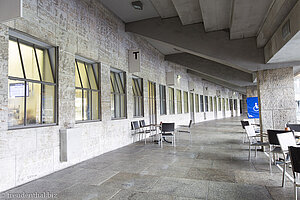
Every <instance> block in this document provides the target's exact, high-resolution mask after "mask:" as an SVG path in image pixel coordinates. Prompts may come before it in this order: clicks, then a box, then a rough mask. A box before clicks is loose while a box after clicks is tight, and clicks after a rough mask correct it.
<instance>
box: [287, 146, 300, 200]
mask: <svg viewBox="0 0 300 200" xmlns="http://www.w3.org/2000/svg"><path fill="white" fill-rule="evenodd" d="M289 155H290V158H291V164H292V170H293V176H294V194H295V199H296V200H297V187H299V186H300V184H299V183H298V179H299V173H300V147H289Z"/></svg>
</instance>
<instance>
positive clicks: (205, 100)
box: [204, 96, 209, 112]
mask: <svg viewBox="0 0 300 200" xmlns="http://www.w3.org/2000/svg"><path fill="white" fill-rule="evenodd" d="M208 101H209V100H208V96H204V105H205V106H204V111H205V112H209V108H208V106H209V102H208Z"/></svg>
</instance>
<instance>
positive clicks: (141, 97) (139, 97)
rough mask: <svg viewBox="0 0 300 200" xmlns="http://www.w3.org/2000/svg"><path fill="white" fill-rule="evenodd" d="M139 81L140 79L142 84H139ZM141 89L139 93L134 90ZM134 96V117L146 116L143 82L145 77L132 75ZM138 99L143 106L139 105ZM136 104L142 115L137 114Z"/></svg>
mask: <svg viewBox="0 0 300 200" xmlns="http://www.w3.org/2000/svg"><path fill="white" fill-rule="evenodd" d="M139 81H140V85H139ZM137 87H138V89H139V93H140V95H139V94H136V95H135V92H134V88H136V89H137ZM132 96H133V117H134V118H140V117H144V84H143V79H142V78H140V77H137V76H132ZM137 100H140V101H141V107H139V106H138V105H139V104H137V103H136V102H137ZM136 106H137V110H138V112H139V113H140V115H137V114H136ZM139 108H141V110H139Z"/></svg>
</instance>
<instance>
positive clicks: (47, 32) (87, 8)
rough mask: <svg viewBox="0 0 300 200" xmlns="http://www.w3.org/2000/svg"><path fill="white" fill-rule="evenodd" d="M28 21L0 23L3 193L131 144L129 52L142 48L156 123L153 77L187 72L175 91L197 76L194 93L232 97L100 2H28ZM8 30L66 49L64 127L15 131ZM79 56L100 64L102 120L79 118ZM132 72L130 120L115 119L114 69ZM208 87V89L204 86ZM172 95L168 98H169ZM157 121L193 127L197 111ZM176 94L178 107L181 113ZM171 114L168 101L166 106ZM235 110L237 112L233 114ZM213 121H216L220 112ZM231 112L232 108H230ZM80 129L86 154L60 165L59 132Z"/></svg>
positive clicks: (159, 79)
mask: <svg viewBox="0 0 300 200" xmlns="http://www.w3.org/2000/svg"><path fill="white" fill-rule="evenodd" d="M23 11H24V18H22V19H17V20H14V21H11V22H8V23H5V24H0V70H1V74H0V93H1V95H0V100H1V101H0V131H1V132H0V172H1V173H0V191H4V190H7V189H9V188H12V187H14V186H17V185H20V184H23V183H26V182H28V181H31V180H34V179H37V178H39V177H41V176H44V175H46V174H49V173H52V172H54V171H57V170H60V169H63V168H66V167H68V166H71V165H74V164H76V163H78V162H81V161H84V160H87V159H89V158H92V157H95V156H98V155H100V154H103V153H105V152H108V151H111V150H114V149H117V148H120V147H122V146H125V145H128V144H130V143H132V142H133V141H134V140H135V139H136V138H133V137H132V135H131V131H130V122H131V121H133V120H139V119H140V118H133V98H132V89H131V88H132V82H131V77H132V74H131V73H128V50H129V49H141V52H142V57H141V72H139V73H135V74H134V75H136V76H139V77H141V78H143V83H144V84H143V85H144V88H143V89H144V118H143V119H145V120H146V122H148V121H149V120H148V119H149V116H148V113H149V105H148V99H147V92H148V91H147V90H148V88H147V84H148V81H153V82H155V83H156V84H157V87H156V93H157V94H159V88H158V85H159V84H163V85H166V72H167V71H172V70H174V71H175V74H178V75H180V76H181V79H180V81H178V82H177V83H176V85H175V86H174V88H175V89H177V88H178V89H181V90H182V91H188V90H189V88H188V81H191V80H192V81H194V85H195V89H194V93H198V94H199V95H200V94H206V95H210V96H215V95H216V90H217V89H220V90H221V91H222V93H221V96H222V97H225V98H227V97H229V94H230V93H232V92H231V91H230V90H229V89H222V88H221V87H220V86H216V85H215V84H212V83H209V82H206V81H203V80H201V79H200V78H199V77H196V76H194V75H191V74H188V73H186V69H185V68H184V67H182V66H180V65H176V64H174V63H169V62H167V61H164V56H163V55H162V54H161V53H160V52H158V51H157V50H156V49H155V48H153V47H152V46H151V45H150V44H149V43H147V42H146V41H145V40H144V39H142V38H140V37H138V36H135V35H133V34H130V33H126V32H125V25H124V23H123V22H122V21H121V20H120V19H118V18H117V17H116V16H115V15H114V14H112V13H111V12H110V11H108V10H107V9H106V8H104V7H103V5H101V4H100V3H99V1H98V0H60V1H57V0H23ZM9 29H15V30H18V31H20V32H23V33H24V34H27V35H29V36H31V37H34V38H37V39H38V40H40V41H43V42H45V43H48V44H50V45H53V46H58V47H59V59H58V61H59V63H58V65H59V69H58V77H59V80H58V86H59V87H58V88H59V90H58V107H59V110H58V116H59V118H58V125H57V126H51V127H41V128H28V129H19V130H8V127H7V116H8V113H7V104H8V100H7V98H8V91H7V88H8V87H7V84H8V81H7V80H8V79H7V73H8V56H9V55H8V41H9ZM76 55H80V56H82V57H85V58H87V59H91V60H94V61H97V62H100V63H101V111H102V113H101V117H102V121H99V122H89V123H81V124H76V123H75V79H74V77H75V71H74V70H75V68H74V65H75V56H76ZM111 67H114V68H117V69H120V70H123V71H125V72H126V79H127V88H126V90H127V116H128V117H127V119H122V120H111V110H110V108H111V102H110V76H109V72H110V68H111ZM204 87H207V88H208V89H207V91H204V90H203V88H204ZM167 96H168V95H167ZM156 100H157V113H158V117H157V118H158V119H157V120H158V122H160V121H172V122H175V123H176V124H188V122H189V119H190V114H189V113H188V114H176V115H165V116H160V115H159V113H160V112H159V96H158V95H157V99H156ZM176 109H177V106H176V95H175V111H176V113H177V110H176ZM167 111H168V104H167ZM229 112H230V111H229ZM206 114H207V118H206V119H207V120H211V119H214V116H213V113H212V112H209V113H206ZM226 117H228V111H226ZM203 120H204V113H196V114H195V121H196V122H200V121H203ZM66 126H68V127H75V128H78V129H80V130H81V131H82V148H83V149H82V152H81V154H80V155H78V157H77V158H76V159H73V160H69V161H68V162H60V159H59V157H60V154H59V130H60V129H61V128H63V127H66Z"/></svg>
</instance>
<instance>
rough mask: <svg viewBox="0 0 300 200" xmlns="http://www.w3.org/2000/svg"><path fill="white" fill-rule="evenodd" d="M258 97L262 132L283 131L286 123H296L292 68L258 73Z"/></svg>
mask: <svg viewBox="0 0 300 200" xmlns="http://www.w3.org/2000/svg"><path fill="white" fill-rule="evenodd" d="M258 96H259V108H260V119H261V127H263V129H262V130H263V131H266V130H267V129H284V127H285V124H286V123H287V122H290V123H295V122H296V103H295V92H294V73H293V68H292V67H289V68H284V69H273V70H263V71H259V72H258Z"/></svg>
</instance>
